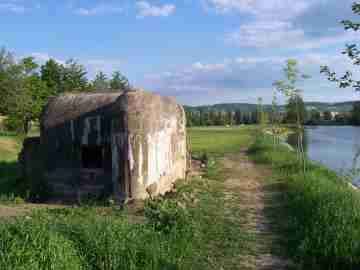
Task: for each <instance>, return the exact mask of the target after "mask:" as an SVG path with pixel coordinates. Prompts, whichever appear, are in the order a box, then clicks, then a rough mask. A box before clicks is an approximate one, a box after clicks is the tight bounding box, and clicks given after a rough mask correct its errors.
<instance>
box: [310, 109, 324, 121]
mask: <svg viewBox="0 0 360 270" xmlns="http://www.w3.org/2000/svg"><path fill="white" fill-rule="evenodd" d="M320 120H321V114H320V112H319V111H318V110H311V111H310V122H312V123H317V122H319V121H320Z"/></svg>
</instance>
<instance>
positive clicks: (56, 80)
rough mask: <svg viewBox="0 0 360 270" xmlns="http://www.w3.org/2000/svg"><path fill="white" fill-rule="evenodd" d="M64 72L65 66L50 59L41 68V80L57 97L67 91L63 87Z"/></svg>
mask: <svg viewBox="0 0 360 270" xmlns="http://www.w3.org/2000/svg"><path fill="white" fill-rule="evenodd" d="M64 71H65V70H64V66H63V65H61V64H59V63H58V62H56V61H55V60H54V59H49V60H48V61H46V63H45V64H44V65H42V66H41V71H40V74H41V80H42V81H43V82H45V83H46V86H47V87H48V88H49V89H51V90H52V92H53V93H56V94H57V95H58V94H61V93H63V92H64V91H66V89H64V86H63V79H64Z"/></svg>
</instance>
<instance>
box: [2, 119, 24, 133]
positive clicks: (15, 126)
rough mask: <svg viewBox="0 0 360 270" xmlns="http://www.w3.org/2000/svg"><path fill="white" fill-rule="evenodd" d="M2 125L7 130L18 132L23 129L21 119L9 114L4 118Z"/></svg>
mask: <svg viewBox="0 0 360 270" xmlns="http://www.w3.org/2000/svg"><path fill="white" fill-rule="evenodd" d="M3 125H4V127H5V129H6V130H8V131H16V132H19V131H21V130H22V129H23V121H22V120H21V119H19V118H17V117H14V116H9V117H7V118H5V119H4V121H3Z"/></svg>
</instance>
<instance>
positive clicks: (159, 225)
mask: <svg viewBox="0 0 360 270" xmlns="http://www.w3.org/2000/svg"><path fill="white" fill-rule="evenodd" d="M145 217H146V218H147V220H148V223H149V224H150V225H153V226H154V228H155V230H157V231H160V232H164V233H170V232H173V231H174V230H182V229H184V228H185V227H186V226H187V225H189V224H187V211H186V206H185V205H181V206H180V205H179V203H178V202H177V201H175V200H170V199H169V200H167V199H163V198H161V197H160V198H156V199H155V200H147V201H146V204H145Z"/></svg>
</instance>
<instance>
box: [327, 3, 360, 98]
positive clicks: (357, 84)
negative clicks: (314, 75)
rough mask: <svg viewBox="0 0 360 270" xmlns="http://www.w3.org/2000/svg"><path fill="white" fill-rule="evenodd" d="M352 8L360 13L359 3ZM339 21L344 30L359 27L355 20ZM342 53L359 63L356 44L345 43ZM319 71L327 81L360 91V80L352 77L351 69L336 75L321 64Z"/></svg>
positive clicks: (357, 29)
mask: <svg viewBox="0 0 360 270" xmlns="http://www.w3.org/2000/svg"><path fill="white" fill-rule="evenodd" d="M352 10H353V12H354V14H356V15H360V3H358V2H354V3H353V5H352ZM341 23H342V24H343V25H344V28H345V30H351V31H354V32H357V31H359V29H360V23H357V22H353V21H350V20H344V21H342V22H341ZM342 53H343V54H345V55H347V56H348V57H349V58H350V60H351V62H352V63H353V65H355V66H358V65H360V50H359V49H358V46H357V45H356V44H347V45H346V48H345V50H344V51H343V52H342ZM320 72H321V73H323V74H325V75H326V76H327V78H328V80H329V81H332V82H336V83H337V84H338V85H339V87H340V88H347V87H353V88H354V89H355V90H356V91H360V81H359V80H356V79H354V77H353V74H352V72H351V71H346V72H345V74H343V75H342V76H340V77H338V76H337V75H336V73H335V72H333V71H331V70H330V68H329V67H328V66H321V68H320Z"/></svg>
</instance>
